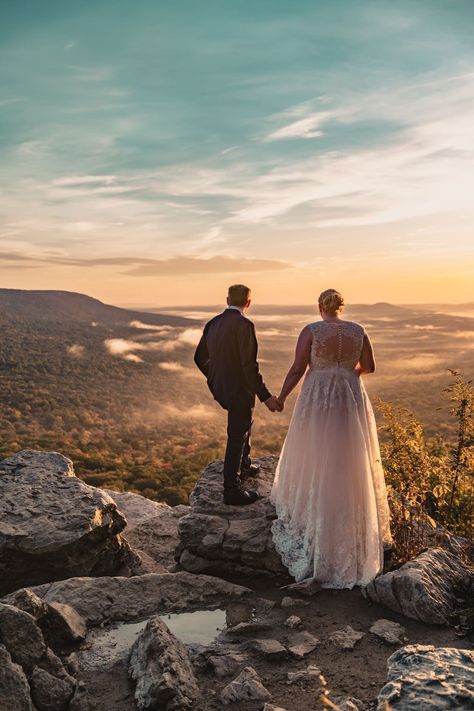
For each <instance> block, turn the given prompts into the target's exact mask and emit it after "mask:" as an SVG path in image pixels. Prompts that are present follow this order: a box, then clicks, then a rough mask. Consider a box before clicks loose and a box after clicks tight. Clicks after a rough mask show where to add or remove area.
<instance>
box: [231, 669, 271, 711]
mask: <svg viewBox="0 0 474 711" xmlns="http://www.w3.org/2000/svg"><path fill="white" fill-rule="evenodd" d="M270 697H271V694H270V692H269V691H268V689H266V688H265V687H264V686H263V684H262V680H261V679H260V677H259V675H258V674H257V672H256V671H255V669H254V668H253V667H245V669H243V670H242V671H241V672H240V674H239V676H238V677H236V678H235V679H234V680H233V681H231V682H230V684H227V686H226V687H224V689H223V690H222V692H221V701H222V703H223V704H225V705H226V706H227V705H228V704H232V703H236V702H238V701H250V700H256V701H266V700H267V699H269V698H270Z"/></svg>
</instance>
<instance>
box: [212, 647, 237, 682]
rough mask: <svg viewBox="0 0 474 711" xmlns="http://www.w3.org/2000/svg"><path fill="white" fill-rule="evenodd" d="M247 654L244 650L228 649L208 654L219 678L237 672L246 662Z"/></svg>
mask: <svg viewBox="0 0 474 711" xmlns="http://www.w3.org/2000/svg"><path fill="white" fill-rule="evenodd" d="M245 659H246V657H245V655H244V654H242V652H237V651H230V650H228V649H226V650H225V651H223V652H222V653H218V652H217V650H216V651H215V652H213V653H212V654H211V655H209V656H208V658H207V662H208V664H209V665H210V666H211V668H212V670H213V672H214V674H215V675H216V676H217V678H218V679H224V678H225V677H226V676H230V675H231V674H235V673H236V672H237V670H238V668H239V667H242V666H244V664H245Z"/></svg>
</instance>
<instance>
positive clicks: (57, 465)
mask: <svg viewBox="0 0 474 711" xmlns="http://www.w3.org/2000/svg"><path fill="white" fill-rule="evenodd" d="M23 469H29V470H33V469H38V470H40V471H41V470H43V469H46V470H48V471H50V472H52V473H53V474H60V475H62V476H75V474H74V465H73V463H72V461H71V460H70V459H69V458H68V457H65V456H64V455H63V454H60V453H59V452H41V451H39V450H36V449H23V450H22V451H21V452H17V454H13V455H12V456H11V457H7V458H6V459H2V460H1V461H0V476H2V474H18V473H21V472H22V470H23Z"/></svg>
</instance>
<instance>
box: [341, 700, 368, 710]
mask: <svg viewBox="0 0 474 711" xmlns="http://www.w3.org/2000/svg"><path fill="white" fill-rule="evenodd" d="M334 703H335V704H336V705H337V708H338V711H363V709H365V708H366V706H365V704H364V702H363V701H361V700H360V699H356V698H355V697H354V696H345V697H341V698H337V699H334Z"/></svg>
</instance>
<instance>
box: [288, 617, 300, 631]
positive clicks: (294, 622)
mask: <svg viewBox="0 0 474 711" xmlns="http://www.w3.org/2000/svg"><path fill="white" fill-rule="evenodd" d="M285 627H289V628H290V630H299V629H301V628H302V627H303V623H302V621H301V617H298V615H290V617H288V618H287V619H286V620H285Z"/></svg>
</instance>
